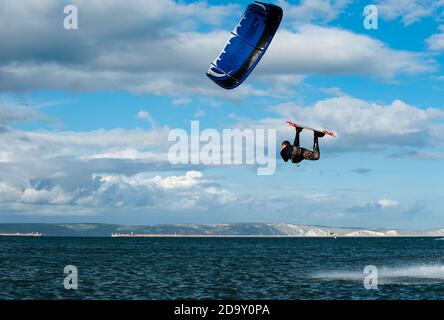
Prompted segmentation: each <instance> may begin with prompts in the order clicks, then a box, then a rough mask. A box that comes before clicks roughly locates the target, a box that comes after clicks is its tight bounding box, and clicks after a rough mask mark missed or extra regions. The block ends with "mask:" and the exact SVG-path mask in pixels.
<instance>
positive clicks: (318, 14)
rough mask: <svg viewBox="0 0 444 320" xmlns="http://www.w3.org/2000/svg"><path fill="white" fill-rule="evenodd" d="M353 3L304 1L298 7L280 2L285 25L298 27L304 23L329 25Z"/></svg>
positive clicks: (347, 0)
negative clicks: (328, 23)
mask: <svg viewBox="0 0 444 320" xmlns="http://www.w3.org/2000/svg"><path fill="white" fill-rule="evenodd" d="M350 3H351V1H350V0H302V1H300V3H299V4H297V5H292V4H290V3H289V2H288V1H285V0H279V1H278V5H280V6H281V7H282V8H283V10H284V15H285V20H284V23H287V24H290V25H292V26H297V25H299V24H302V23H311V22H320V23H327V22H330V21H333V20H335V19H336V18H337V17H338V16H339V15H340V14H341V13H342V12H343V10H344V9H345V8H346V7H347V5H349V4H350Z"/></svg>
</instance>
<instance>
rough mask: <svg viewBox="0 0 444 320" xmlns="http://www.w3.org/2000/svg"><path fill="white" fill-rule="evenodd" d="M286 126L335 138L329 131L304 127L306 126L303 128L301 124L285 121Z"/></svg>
mask: <svg viewBox="0 0 444 320" xmlns="http://www.w3.org/2000/svg"><path fill="white" fill-rule="evenodd" d="M287 125H289V126H291V127H295V128H302V129H307V130H311V131H315V132H320V133H324V134H326V135H329V136H332V137H336V134H335V133H334V132H332V131H329V130H320V129H313V128H310V127H306V126H303V125H301V124H298V123H294V122H291V121H287Z"/></svg>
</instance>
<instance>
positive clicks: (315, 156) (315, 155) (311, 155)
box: [302, 132, 321, 161]
mask: <svg viewBox="0 0 444 320" xmlns="http://www.w3.org/2000/svg"><path fill="white" fill-rule="evenodd" d="M318 137H319V134H317V133H316V132H315V133H314V137H313V151H310V150H307V149H304V150H303V153H302V155H303V157H304V159H305V160H312V161H316V160H319V158H320V157H321V152H320V151H319V142H318Z"/></svg>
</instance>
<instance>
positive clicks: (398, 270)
mask: <svg viewBox="0 0 444 320" xmlns="http://www.w3.org/2000/svg"><path fill="white" fill-rule="evenodd" d="M365 276H366V275H365V274H364V272H363V271H360V272H359V271H341V270H333V271H322V272H318V273H315V274H312V275H311V278H315V279H320V280H327V281H363V280H364V277H365ZM378 280H379V283H381V284H384V283H403V284H408V283H421V282H428V283H429V282H439V283H441V282H444V265H443V264H433V265H410V266H403V267H380V268H378Z"/></svg>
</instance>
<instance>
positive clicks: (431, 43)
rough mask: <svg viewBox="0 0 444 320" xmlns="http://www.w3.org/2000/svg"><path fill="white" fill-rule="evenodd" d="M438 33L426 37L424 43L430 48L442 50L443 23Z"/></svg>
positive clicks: (443, 42) (443, 43)
mask: <svg viewBox="0 0 444 320" xmlns="http://www.w3.org/2000/svg"><path fill="white" fill-rule="evenodd" d="M439 30H440V33H437V34H434V35H432V36H431V37H430V38H428V39H426V43H427V45H428V47H429V49H430V50H433V51H444V25H441V26H440V27H439Z"/></svg>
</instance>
